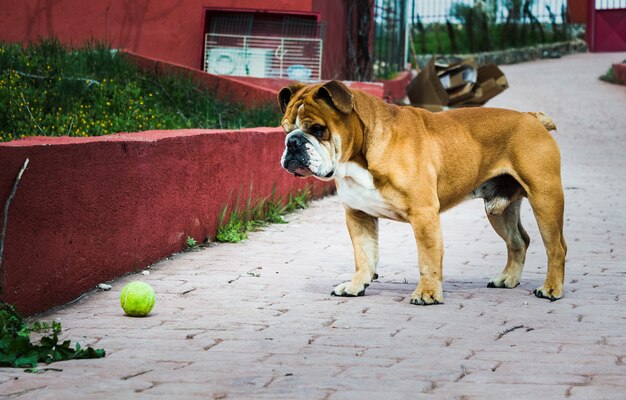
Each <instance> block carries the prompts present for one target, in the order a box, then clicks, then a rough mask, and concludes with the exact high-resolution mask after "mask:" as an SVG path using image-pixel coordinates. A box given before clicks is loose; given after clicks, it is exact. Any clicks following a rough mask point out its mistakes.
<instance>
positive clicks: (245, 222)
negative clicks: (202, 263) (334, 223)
mask: <svg viewBox="0 0 626 400" xmlns="http://www.w3.org/2000/svg"><path fill="white" fill-rule="evenodd" d="M310 193H311V192H310V190H308V189H305V190H302V191H300V192H299V193H298V194H297V195H295V196H294V195H289V197H288V198H287V201H284V200H283V199H277V198H276V187H274V190H273V191H272V194H271V195H270V196H269V197H267V198H264V199H261V200H258V201H257V202H256V203H255V204H254V205H252V188H250V195H249V196H248V198H247V200H246V205H245V206H244V207H243V209H240V208H239V201H237V203H236V205H235V207H233V209H232V210H231V211H230V213H229V214H228V218H226V214H227V212H228V206H225V207H224V208H223V209H222V212H221V213H220V217H219V222H218V228H217V235H216V239H217V241H218V242H225V243H237V242H241V241H243V240H246V239H247V238H248V232H250V231H254V230H256V229H258V228H260V227H262V226H265V225H267V224H286V223H287V222H286V221H285V219H284V216H285V215H286V214H288V213H291V212H294V211H296V210H299V209H304V208H306V207H307V202H308V199H309V198H310Z"/></svg>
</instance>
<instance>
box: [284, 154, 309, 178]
mask: <svg viewBox="0 0 626 400" xmlns="http://www.w3.org/2000/svg"><path fill="white" fill-rule="evenodd" d="M283 168H285V169H286V170H287V171H288V172H289V173H291V174H293V175H294V176H297V177H300V178H304V177H307V176H311V175H313V172H312V171H311V170H310V169H309V167H308V166H306V165H304V164H303V163H302V162H301V160H298V159H297V158H291V159H289V160H286V161H285V162H284V164H283Z"/></svg>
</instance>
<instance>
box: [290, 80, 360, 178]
mask: <svg viewBox="0 0 626 400" xmlns="http://www.w3.org/2000/svg"><path fill="white" fill-rule="evenodd" d="M278 103H279V105H280V108H281V110H282V111H283V112H284V113H285V115H284V117H283V119H282V123H281V125H282V127H283V129H285V132H286V133H287V137H286V138H285V152H284V153H283V156H282V158H281V160H280V164H281V165H282V167H283V168H285V169H286V170H287V171H289V172H290V173H292V174H294V175H295V176H301V177H306V176H315V177H316V178H319V179H322V180H329V179H332V177H333V174H334V173H335V171H336V170H337V166H338V164H339V162H340V161H341V160H342V147H343V148H346V146H347V145H349V144H350V143H348V142H349V140H350V139H349V138H350V132H346V126H349V125H350V124H346V119H347V118H348V119H349V117H350V114H351V113H352V110H353V109H354V96H353V95H352V93H351V92H350V89H348V88H347V87H346V86H345V85H344V84H343V83H341V82H339V81H330V82H327V83H325V84H313V85H304V84H302V83H294V84H292V85H290V86H287V87H284V88H283V89H281V91H280V92H279V94H278Z"/></svg>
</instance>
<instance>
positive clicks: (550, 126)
mask: <svg viewBox="0 0 626 400" xmlns="http://www.w3.org/2000/svg"><path fill="white" fill-rule="evenodd" d="M528 114H530V115H532V116H533V117H535V118H537V120H539V122H541V123H542V124H543V126H544V127H545V128H546V129H547V130H548V131H556V124H555V123H554V121H553V120H552V118H550V117H548V116H547V115H546V114H544V113H542V112H529V113H528Z"/></svg>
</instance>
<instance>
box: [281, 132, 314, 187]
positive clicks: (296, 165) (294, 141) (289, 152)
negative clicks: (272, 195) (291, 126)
mask: <svg viewBox="0 0 626 400" xmlns="http://www.w3.org/2000/svg"><path fill="white" fill-rule="evenodd" d="M307 143H308V140H307V139H306V138H305V137H304V135H303V134H301V133H297V132H296V133H295V134H289V135H288V136H287V139H286V141H285V145H286V149H285V153H284V154H283V158H282V161H281V164H282V166H283V168H285V169H286V170H287V171H289V172H290V173H292V174H294V175H295V176H302V177H304V176H310V175H313V172H311V170H310V169H309V162H310V159H309V155H308V153H307V149H306V146H305V145H306V144H307Z"/></svg>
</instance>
